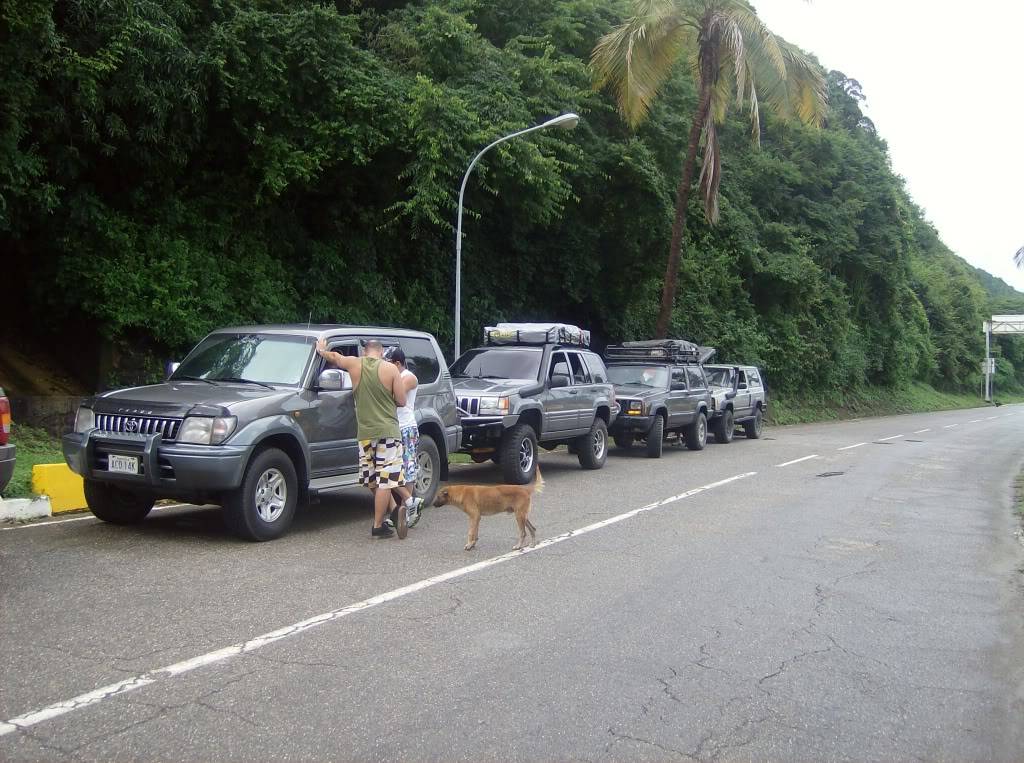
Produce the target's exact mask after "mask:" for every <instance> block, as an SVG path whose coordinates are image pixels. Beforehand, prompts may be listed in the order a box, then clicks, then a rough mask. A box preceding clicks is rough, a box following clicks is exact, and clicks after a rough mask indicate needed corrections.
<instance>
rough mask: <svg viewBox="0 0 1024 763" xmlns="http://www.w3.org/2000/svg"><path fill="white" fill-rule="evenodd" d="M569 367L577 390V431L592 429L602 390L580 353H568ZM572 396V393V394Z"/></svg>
mask: <svg viewBox="0 0 1024 763" xmlns="http://www.w3.org/2000/svg"><path fill="white" fill-rule="evenodd" d="M566 354H567V355H568V356H569V367H570V368H571V369H572V383H573V389H574V390H575V394H574V395H573V397H574V402H573V405H574V407H575V409H576V424H575V428H576V429H590V427H591V426H593V424H594V412H595V411H596V410H597V398H598V396H599V392H600V390H598V389H597V387H595V386H594V383H593V379H592V378H591V376H590V370H589V369H588V368H587V364H586V363H585V362H584V360H583V356H582V355H580V354H579V353H578V352H568V353H566ZM570 394H572V393H570Z"/></svg>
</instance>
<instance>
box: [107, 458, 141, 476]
mask: <svg viewBox="0 0 1024 763" xmlns="http://www.w3.org/2000/svg"><path fill="white" fill-rule="evenodd" d="M107 459H108V460H107V471H108V472H120V473H121V474H138V473H139V459H138V456H115V455H113V454H111V455H109V456H108V457H107Z"/></svg>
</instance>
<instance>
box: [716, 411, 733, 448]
mask: <svg viewBox="0 0 1024 763" xmlns="http://www.w3.org/2000/svg"><path fill="white" fill-rule="evenodd" d="M735 431H736V419H735V417H734V416H733V413H732V409H731V408H730V409H728V410H726V411H725V413H723V414H722V415H721V416H719V417H718V418H717V419H715V442H720V443H723V444H726V443H730V442H732V437H733V433H735Z"/></svg>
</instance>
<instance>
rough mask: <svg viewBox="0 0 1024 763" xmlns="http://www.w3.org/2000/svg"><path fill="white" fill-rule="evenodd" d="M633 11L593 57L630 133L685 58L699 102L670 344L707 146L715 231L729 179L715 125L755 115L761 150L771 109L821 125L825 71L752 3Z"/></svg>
mask: <svg viewBox="0 0 1024 763" xmlns="http://www.w3.org/2000/svg"><path fill="white" fill-rule="evenodd" d="M634 9H635V15H634V16H633V17H632V18H630V19H629V20H627V21H626V22H625V23H624V24H622V25H621V26H619V27H616V28H615V29H613V30H612V31H611V32H609V33H608V34H606V35H605V36H604V37H602V38H601V39H600V40H598V43H597V46H596V47H595V48H594V52H593V54H592V56H591V66H592V68H593V70H594V75H595V87H597V88H603V87H609V88H611V90H612V92H613V93H614V96H615V100H616V102H617V104H618V108H619V112H620V113H621V114H622V116H623V118H624V119H625V120H626V122H627V123H628V124H629V125H630V127H636V126H638V125H639V124H640V123H641V122H643V120H644V119H645V117H646V116H647V113H648V110H649V109H650V107H651V103H652V102H653V101H654V99H655V97H656V96H657V94H658V89H659V88H660V87H661V86H662V85H663V84H664V83H665V82H666V80H668V78H669V76H670V75H671V73H672V70H673V68H674V67H675V65H676V64H677V63H678V62H679V60H680V58H682V57H683V56H684V55H685V56H686V57H687V59H688V62H689V65H690V70H691V72H692V74H693V77H694V79H695V80H696V83H697V93H698V98H697V111H696V113H694V115H693V124H692V126H691V128H690V137H689V142H688V143H687V146H686V160H685V161H684V162H683V175H682V178H681V180H680V182H679V187H678V188H677V190H676V213H675V221H674V222H673V224H672V242H671V244H670V246H669V255H668V265H667V267H666V269H665V284H664V287H663V289H662V293H661V309H660V310H659V313H658V320H657V323H656V325H655V336H656V337H657V338H664V337H665V336H666V335H667V333H668V324H669V318H670V317H671V314H672V305H673V302H674V301H675V295H676V286H677V279H678V274H679V258H680V255H681V254H682V241H683V232H684V231H685V229H686V207H687V203H688V202H689V199H690V186H691V185H692V182H693V173H694V168H695V166H696V163H697V148H698V146H699V144H700V143H701V142H702V138H703V144H704V156H703V163H702V165H701V170H700V177H699V181H700V192H701V196H702V199H703V202H704V212H705V214H706V216H707V219H708V221H709V222H711V223H715V222H717V220H718V186H719V183H720V182H721V172H722V164H721V154H720V149H719V145H718V136H717V132H716V125H718V124H721V123H722V121H724V119H725V113H726V110H727V108H728V106H729V103H730V101H731V100H733V99H735V101H736V104H737V106H740V107H742V106H744V105H746V106H747V107H748V108H749V111H750V121H751V137H752V138H753V140H754V141H755V143H758V144H759V143H760V134H761V123H760V111H761V106H762V104H764V105H766V106H767V107H768V108H769V110H770V111H771V112H773V113H774V114H776V115H778V116H780V117H783V118H796V119H799V120H800V121H801V122H804V123H806V124H811V125H815V126H818V125H820V124H821V121H822V118H823V117H824V112H825V105H826V93H827V85H826V82H825V77H824V73H823V71H822V70H821V68H820V67H819V66H818V65H817V64H816V63H815V62H813V61H812V60H811V59H809V58H808V57H807V56H806V55H804V54H803V53H802V52H801V51H800V50H798V49H797V48H796V47H795V46H793V45H791V44H790V43H787V42H786V41H785V40H783V39H781V38H780V37H776V36H775V35H774V34H772V32H771V30H769V29H768V28H767V27H766V26H765V25H764V24H763V23H762V22H761V20H760V19H759V18H758V17H757V14H756V13H755V12H754V9H753V8H752V7H751V6H750V5H749V4H748V3H747V2H745V0H634Z"/></svg>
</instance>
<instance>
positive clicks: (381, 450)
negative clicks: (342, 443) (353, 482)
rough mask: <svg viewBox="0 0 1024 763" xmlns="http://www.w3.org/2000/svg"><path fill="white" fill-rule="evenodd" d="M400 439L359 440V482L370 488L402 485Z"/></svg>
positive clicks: (401, 449) (403, 477)
mask: <svg viewBox="0 0 1024 763" xmlns="http://www.w3.org/2000/svg"><path fill="white" fill-rule="evenodd" d="M404 450H405V449H404V448H403V447H402V441H401V440H397V439H395V438H394V437H384V438H382V439H379V440H360V441H359V484H360V485H365V486H366V487H368V488H370V489H371V490H372V489H375V488H385V489H390V488H393V487H402V485H404V484H405V467H404V463H403V461H402V451H404Z"/></svg>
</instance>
